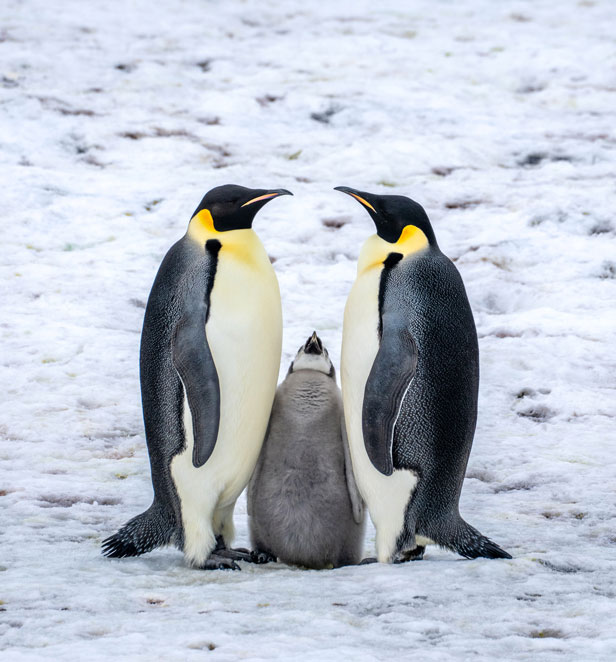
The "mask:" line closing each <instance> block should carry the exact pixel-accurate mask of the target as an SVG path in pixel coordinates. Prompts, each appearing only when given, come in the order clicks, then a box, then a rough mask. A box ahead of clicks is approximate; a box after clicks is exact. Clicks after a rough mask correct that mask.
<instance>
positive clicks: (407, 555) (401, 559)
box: [393, 545, 426, 563]
mask: <svg viewBox="0 0 616 662" xmlns="http://www.w3.org/2000/svg"><path fill="white" fill-rule="evenodd" d="M425 551H426V548H425V546H422V545H417V547H415V548H414V549H406V550H404V551H402V552H398V553H397V554H396V556H395V557H394V560H393V562H394V563H406V562H407V561H421V559H423V555H424V552H425Z"/></svg>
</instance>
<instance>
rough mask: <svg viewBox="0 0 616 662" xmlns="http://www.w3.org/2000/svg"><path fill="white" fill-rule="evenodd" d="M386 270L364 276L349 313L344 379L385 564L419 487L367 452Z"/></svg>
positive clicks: (356, 463) (355, 449)
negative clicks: (381, 467) (367, 401)
mask: <svg viewBox="0 0 616 662" xmlns="http://www.w3.org/2000/svg"><path fill="white" fill-rule="evenodd" d="M381 272H382V268H379V267H373V268H370V269H367V270H366V271H364V272H363V273H360V274H359V275H358V277H357V280H356V281H355V283H354V285H353V288H352V289H351V293H350V294H349V298H348V300H347V304H346V308H345V311H344V327H343V334H342V363H341V381H342V396H343V400H344V413H345V419H346V427H347V435H348V438H349V446H350V449H351V459H352V462H353V471H354V473H355V479H356V481H357V485H358V487H359V491H360V492H361V495H362V497H363V498H364V500H365V502H366V505H367V506H368V510H369V511H370V517H371V518H372V521H373V522H374V525H375V527H376V529H377V555H378V558H379V561H388V560H390V557H391V555H392V554H393V552H394V551H395V545H396V540H397V538H398V535H399V534H400V532H401V531H402V527H403V524H404V515H405V511H406V506H407V504H408V502H409V499H410V497H411V495H412V493H413V491H414V489H415V486H416V484H417V476H416V475H415V474H414V473H413V472H411V471H404V470H394V472H393V474H392V475H391V476H385V475H384V474H382V473H381V472H380V471H378V470H377V469H376V468H375V467H374V465H373V464H372V462H371V461H370V458H369V457H368V454H367V452H366V447H365V445H364V437H363V432H362V409H363V401H364V390H365V387H366V382H367V380H368V376H369V375H370V371H371V369H372V364H373V363H374V359H375V358H376V355H377V352H378V350H379V337H378V328H379V303H378V300H379V286H380V279H381Z"/></svg>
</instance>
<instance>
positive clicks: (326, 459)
mask: <svg viewBox="0 0 616 662" xmlns="http://www.w3.org/2000/svg"><path fill="white" fill-rule="evenodd" d="M344 427H345V426H344V417H343V414H342V396H341V394H340V389H339V388H338V386H337V385H336V373H335V370H334V366H333V365H332V362H331V361H330V359H329V355H328V353H327V350H326V349H325V347H324V346H323V343H322V342H321V339H320V338H319V337H318V336H317V334H316V332H314V333H313V334H312V336H310V338H308V340H307V341H306V343H305V344H304V345H302V346H301V347H300V348H299V351H298V353H297V356H296V357H295V359H294V361H293V362H292V363H291V367H290V368H289V372H288V374H287V377H286V379H285V380H284V382H283V383H282V384H281V385H280V386H279V387H278V390H277V391H276V397H275V399H274V406H273V408H272V415H271V418H270V422H269V427H268V432H267V436H266V438H265V442H264V443H263V448H262V449H261V455H260V456H259V460H258V462H257V466H256V468H255V472H254V474H253V476H252V478H251V479H250V483H249V486H248V514H249V518H250V519H249V527H250V538H251V540H252V544H253V547H254V549H255V554H256V556H257V557H258V558H260V554H263V553H264V554H265V555H266V556H267V555H269V556H271V557H274V558H279V559H280V560H281V561H284V562H285V563H290V564H294V565H300V566H304V567H307V568H317V569H320V568H331V567H335V568H337V567H340V566H343V565H354V564H356V563H359V561H360V560H361V552H362V543H363V533H364V510H363V503H362V500H361V497H360V495H359V492H358V490H357V486H356V484H355V479H354V477H353V469H352V466H351V459H350V457H349V450H348V442H347V439H346V432H345V429H344Z"/></svg>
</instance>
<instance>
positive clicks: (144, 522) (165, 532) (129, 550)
mask: <svg viewBox="0 0 616 662" xmlns="http://www.w3.org/2000/svg"><path fill="white" fill-rule="evenodd" d="M173 532H174V525H173V522H172V521H170V520H169V518H167V517H165V513H164V510H163V509H162V508H161V507H159V506H158V505H157V504H156V503H154V504H152V505H151V506H150V507H149V508H148V509H147V510H146V511H145V512H144V513H141V515H137V517H133V519H131V520H129V521H128V522H127V523H126V524H125V525H124V526H123V527H122V528H121V529H120V530H119V531H118V532H117V533H114V534H113V535H112V536H109V538H106V539H105V540H103V542H102V543H101V547H102V554H103V556H109V557H111V558H123V557H125V556H140V555H141V554H145V553H146V552H151V551H152V550H153V549H155V548H156V547H162V546H163V545H168V544H169V542H170V541H171V537H172V535H173Z"/></svg>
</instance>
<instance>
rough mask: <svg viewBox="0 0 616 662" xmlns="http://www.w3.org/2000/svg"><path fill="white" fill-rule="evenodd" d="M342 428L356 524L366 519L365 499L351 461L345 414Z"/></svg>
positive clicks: (348, 484)
mask: <svg viewBox="0 0 616 662" xmlns="http://www.w3.org/2000/svg"><path fill="white" fill-rule="evenodd" d="M340 429H341V432H342V448H343V449H344V474H345V479H346V485H347V491H348V493H349V498H350V500H351V508H352V510H353V519H354V520H355V523H356V524H361V523H362V522H363V519H364V501H363V499H362V498H361V494H360V493H359V489H358V488H357V483H356V482H355V474H354V473H353V463H352V462H351V451H350V448H349V440H348V437H347V432H346V423H345V421H344V416H343V417H342V419H341V421H340Z"/></svg>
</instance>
